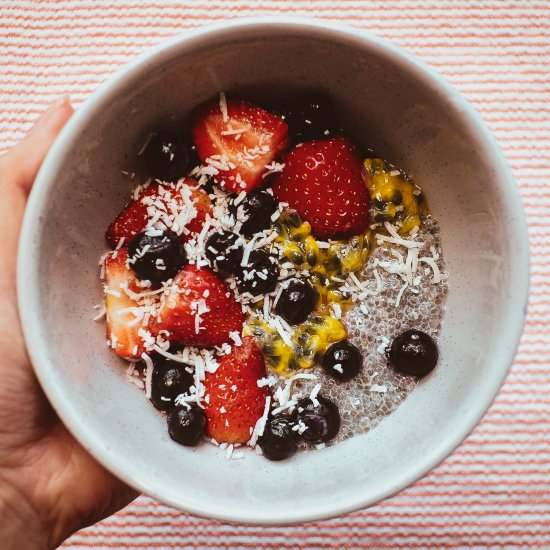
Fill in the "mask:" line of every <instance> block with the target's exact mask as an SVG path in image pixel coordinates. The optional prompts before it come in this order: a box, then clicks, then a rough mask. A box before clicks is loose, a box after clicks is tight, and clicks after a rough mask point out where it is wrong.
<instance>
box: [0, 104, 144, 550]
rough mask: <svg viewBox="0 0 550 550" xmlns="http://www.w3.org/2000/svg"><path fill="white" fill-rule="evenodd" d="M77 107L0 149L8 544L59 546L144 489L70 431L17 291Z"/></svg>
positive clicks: (0, 372)
mask: <svg viewBox="0 0 550 550" xmlns="http://www.w3.org/2000/svg"><path fill="white" fill-rule="evenodd" d="M72 113H73V109H72V107H71V105H70V103H69V102H68V100H67V99H62V100H60V101H58V102H57V103H55V104H54V105H53V106H52V107H50V108H49V109H48V110H47V111H46V112H45V113H44V114H43V115H42V117H41V118H40V119H39V120H38V122H37V123H36V125H35V126H34V128H33V129H32V130H31V132H30V133H29V135H28V136H27V137H26V138H25V139H24V140H23V141H22V142H21V143H20V144H19V145H17V146H16V147H14V148H13V149H11V150H10V151H9V152H8V153H6V154H5V155H2V156H0V196H1V197H2V199H1V200H0V235H1V236H2V239H1V241H0V243H1V244H0V265H1V266H2V270H1V271H0V296H1V300H0V349H2V355H1V357H0V540H1V541H2V548H3V549H4V550H12V549H17V550H26V549H32V550H42V549H48V548H54V547H55V546H57V545H58V544H60V543H61V542H62V541H63V540H64V539H65V538H66V537H68V536H69V535H70V534H71V533H73V532H74V531H76V530H78V529H80V528H82V527H85V526H87V525H90V524H92V523H94V522H96V521H99V520H100V519H102V518H104V517H107V516H108V515H110V514H112V513H114V512H115V511H117V510H119V509H120V508H122V507H123V506H125V505H126V504H127V503H128V502H130V501H131V500H133V499H134V498H135V497H136V496H137V494H136V493H135V492H134V491H133V490H132V489H130V488H129V487H127V486H126V485H124V484H123V483H122V482H121V481H119V480H118V479H116V478H115V477H113V476H112V475H111V474H110V473H108V472H107V471H106V470H105V469H104V468H103V467H102V466H100V465H99V464H98V463H97V462H96V461H95V460H94V459H93V458H92V457H91V456H90V455H89V454H88V453H87V452H86V451H85V450H84V449H83V448H82V447H81V446H80V445H79V444H78V443H77V441H76V440H75V439H74V438H73V437H72V436H71V434H70V433H69V432H68V431H67V430H66V428H65V427H64V426H63V424H62V423H61V422H60V420H59V418H58V417H57V416H56V414H55V412H54V411H53V409H52V408H51V406H50V404H49V403H48V401H47V399H46V397H45V396H44V394H43V392H42V390H41V388H40V386H39V384H38V381H37V379H36V376H35V374H34V371H33V369H32V366H31V364H30V361H29V358H28V355H27V351H26V348H25V342H24V340H23V335H22V331H21V324H20V320H19V313H18V309H17V297H16V283H15V281H16V258H17V244H18V240H19V232H20V229H21V222H22V218H23V213H24V210H25V204H26V202H27V196H28V194H29V192H30V189H31V187H32V184H33V182H34V179H35V177H36V174H37V172H38V169H39V168H40V165H41V164H42V161H43V159H44V157H45V155H46V153H47V151H48V149H49V148H50V146H51V144H52V142H53V141H54V139H55V137H56V136H57V134H58V133H59V132H60V130H61V128H62V127H63V125H64V124H65V122H66V121H67V120H68V119H69V118H70V116H71V114H72Z"/></svg>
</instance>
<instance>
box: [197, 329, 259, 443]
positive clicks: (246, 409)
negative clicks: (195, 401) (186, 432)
mask: <svg viewBox="0 0 550 550" xmlns="http://www.w3.org/2000/svg"><path fill="white" fill-rule="evenodd" d="M218 363H219V367H218V369H217V370H216V372H215V373H213V374H207V375H206V380H205V381H204V386H205V396H209V398H208V402H205V412H206V417H207V419H208V431H207V433H208V435H209V436H210V437H213V438H214V439H215V440H216V441H218V442H219V443H246V442H247V441H248V440H249V439H250V436H251V434H252V430H253V429H254V426H255V425H256V422H257V421H258V419H259V418H260V417H261V416H262V414H263V412H264V408H265V399H266V397H267V396H268V395H269V391H268V390H267V388H265V387H263V388H259V387H258V380H260V378H263V377H264V376H265V364H264V358H263V355H262V353H261V351H260V350H259V349H258V347H257V346H256V344H255V342H254V339H253V338H252V337H247V338H243V344H242V346H239V347H233V350H232V351H231V353H230V354H229V355H224V356H223V357H221V358H220V359H219V360H218Z"/></svg>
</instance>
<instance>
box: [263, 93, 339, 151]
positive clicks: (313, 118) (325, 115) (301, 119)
mask: <svg viewBox="0 0 550 550" xmlns="http://www.w3.org/2000/svg"><path fill="white" fill-rule="evenodd" d="M269 109H270V110H271V111H272V112H273V113H275V114H276V115H278V116H280V117H281V118H282V119H283V120H284V121H285V122H286V123H287V124H288V127H289V136H290V138H291V140H292V142H293V143H294V144H296V143H302V142H304V141H313V140H316V139H324V138H326V137H328V136H331V135H333V134H334V133H335V132H337V125H336V123H335V118H334V112H333V108H332V102H331V100H330V98H329V97H327V96H324V95H318V94H314V95H310V96H306V97H303V98H301V99H298V100H296V101H277V102H274V103H272V104H271V105H270V106H269Z"/></svg>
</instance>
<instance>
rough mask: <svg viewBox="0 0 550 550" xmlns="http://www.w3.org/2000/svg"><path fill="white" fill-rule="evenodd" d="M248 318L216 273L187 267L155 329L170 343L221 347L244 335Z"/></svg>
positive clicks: (165, 298) (163, 305) (164, 304)
mask: <svg viewBox="0 0 550 550" xmlns="http://www.w3.org/2000/svg"><path fill="white" fill-rule="evenodd" d="M243 323H244V316H243V312H242V309H241V306H240V305H239V304H238V303H237V302H236V301H235V297H234V296H233V293H232V292H231V291H230V290H229V287H228V286H227V285H226V284H225V283H224V282H223V281H222V280H221V279H219V278H218V277H217V276H216V275H215V274H214V272H213V271H211V270H210V269H208V268H205V267H196V266H194V265H187V266H185V267H184V268H183V269H182V270H181V271H180V272H179V273H178V274H177V275H176V276H175V278H174V281H173V284H172V287H171V291H170V292H169V293H168V294H167V295H165V296H163V299H162V302H161V306H160V310H159V313H158V316H157V321H156V324H155V327H156V329H157V331H161V330H163V331H167V332H168V339H170V340H172V341H176V342H181V343H183V344H187V345H192V346H202V347H210V346H219V345H221V344H224V343H225V342H229V341H230V340H231V337H230V335H229V333H231V332H235V331H236V332H238V333H239V334H240V333H241V330H242V326H243Z"/></svg>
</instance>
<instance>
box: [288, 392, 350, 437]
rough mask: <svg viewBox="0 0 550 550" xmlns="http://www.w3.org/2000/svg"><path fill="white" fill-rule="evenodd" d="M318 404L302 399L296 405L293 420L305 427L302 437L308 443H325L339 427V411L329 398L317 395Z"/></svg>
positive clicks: (333, 435)
mask: <svg viewBox="0 0 550 550" xmlns="http://www.w3.org/2000/svg"><path fill="white" fill-rule="evenodd" d="M317 401H318V405H317V406H315V403H314V402H313V401H312V400H311V399H309V398H306V399H302V400H301V401H299V402H298V404H297V405H296V409H295V411H294V415H293V420H294V421H295V422H297V423H298V424H300V423H302V424H304V425H305V427H306V429H305V430H304V431H303V432H302V434H301V435H302V437H303V438H304V439H305V440H306V441H309V442H310V443H315V444H319V443H326V442H327V441H330V440H331V439H333V438H334V437H335V436H336V434H337V433H338V430H339V429H340V412H339V411H338V407H337V406H336V405H335V404H334V403H333V402H332V401H330V400H329V399H326V398H324V397H321V396H317Z"/></svg>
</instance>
